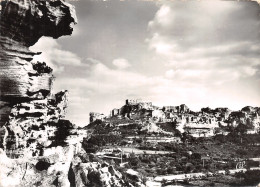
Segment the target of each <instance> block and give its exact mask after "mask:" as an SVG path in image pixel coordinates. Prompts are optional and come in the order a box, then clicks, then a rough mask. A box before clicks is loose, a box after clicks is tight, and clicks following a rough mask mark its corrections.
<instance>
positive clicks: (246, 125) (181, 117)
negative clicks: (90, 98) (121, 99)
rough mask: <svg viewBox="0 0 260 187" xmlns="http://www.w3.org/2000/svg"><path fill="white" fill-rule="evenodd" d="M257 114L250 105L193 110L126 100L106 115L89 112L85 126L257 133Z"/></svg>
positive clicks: (133, 131) (159, 131)
mask: <svg viewBox="0 0 260 187" xmlns="http://www.w3.org/2000/svg"><path fill="white" fill-rule="evenodd" d="M130 101H131V102H130ZM259 116H260V108H259V107H251V106H247V107H244V108H242V109H241V110H238V111H232V110H230V109H228V108H215V109H211V108H209V107H206V108H202V109H201V110H200V111H197V112H194V111H192V110H190V109H189V108H188V107H187V106H186V105H185V104H182V105H180V106H163V107H158V106H154V105H152V102H141V101H137V100H126V104H125V105H123V106H122V107H121V108H119V109H113V110H112V111H111V114H110V115H109V116H104V115H103V114H100V113H94V112H92V113H90V122H91V123H90V124H89V126H88V127H87V128H88V129H91V128H92V129H93V125H94V124H95V123H93V122H95V121H100V122H102V123H100V125H98V128H97V129H100V128H104V129H107V127H108V126H110V127H112V128H110V130H111V129H112V131H113V132H119V133H122V134H124V133H126V135H127V133H128V135H134V134H144V133H148V134H149V133H150V134H151V133H157V134H164V135H173V136H174V135H175V134H179V132H181V133H184V132H186V133H188V134H190V135H191V136H194V137H210V136H214V135H216V134H224V135H227V134H228V133H229V132H232V131H233V130H234V129H237V128H238V129H240V130H243V133H247V134H257V133H258V132H259V131H260V117H259ZM102 125H103V126H106V127H102ZM132 127H134V128H132ZM94 129H95V128H94ZM124 129H127V130H129V131H127V130H124ZM106 131H107V132H109V131H108V130H106Z"/></svg>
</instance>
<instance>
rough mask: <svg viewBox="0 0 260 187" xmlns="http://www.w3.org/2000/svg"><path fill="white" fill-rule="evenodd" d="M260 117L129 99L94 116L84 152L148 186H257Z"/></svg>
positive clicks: (253, 111) (252, 110)
mask: <svg viewBox="0 0 260 187" xmlns="http://www.w3.org/2000/svg"><path fill="white" fill-rule="evenodd" d="M259 115H260V108H259V107H251V106H246V107H244V108H242V109H241V110H239V111H232V110H230V109H228V108H216V109H211V108H209V107H207V108H202V109H201V110H200V111H198V112H194V111H192V110H191V109H189V108H188V107H187V106H186V105H185V104H182V105H180V106H163V107H158V106H154V105H153V103H152V102H142V101H141V100H129V99H127V100H126V102H125V104H124V105H123V106H122V107H121V108H115V109H113V110H111V112H110V115H109V116H105V115H104V114H100V113H94V112H91V113H90V123H89V125H87V126H86V127H85V130H87V132H88V139H85V141H84V142H83V148H84V149H85V150H86V152H87V153H88V154H90V155H92V156H91V157H92V158H93V159H94V160H97V161H100V160H102V161H105V162H108V163H111V162H112V163H113V164H114V165H118V166H119V168H121V169H122V170H124V171H125V172H128V173H131V174H133V175H136V176H138V177H139V176H142V177H145V178H146V179H147V180H148V183H149V184H150V185H148V186H165V185H167V184H170V185H171V184H185V185H187V184H190V185H195V186H205V185H206V186H207V185H212V184H214V185H218V186H223V185H231V186H232V185H249V184H253V185H254V184H256V183H257V182H260V181H259V177H258V176H259V175H258V174H259V172H260V171H259V169H260V167H259V166H260V136H259V132H260V127H259V125H260V118H259ZM251 170H254V171H251ZM252 172H253V174H252ZM134 173H135V174H134ZM238 173H240V174H238ZM223 175H224V176H223ZM257 175H258V176H257ZM250 177H251V178H250ZM201 178H203V181H202V180H201ZM242 178H243V180H242ZM249 178H250V179H249ZM238 179H241V180H238ZM248 180H249V181H251V182H248Z"/></svg>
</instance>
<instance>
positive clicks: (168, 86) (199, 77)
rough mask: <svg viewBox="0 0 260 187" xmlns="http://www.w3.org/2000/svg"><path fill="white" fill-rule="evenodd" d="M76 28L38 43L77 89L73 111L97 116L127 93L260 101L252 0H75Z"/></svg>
mask: <svg viewBox="0 0 260 187" xmlns="http://www.w3.org/2000/svg"><path fill="white" fill-rule="evenodd" d="M71 4H73V5H74V6H75V8H76V13H77V18H78V24H77V25H75V26H74V32H73V34H72V35H71V36H63V37H61V38H59V39H57V40H54V39H52V38H47V37H43V38H41V39H40V40H39V41H38V42H37V43H36V44H35V45H34V46H32V47H31V50H32V51H42V52H43V53H42V54H41V55H39V56H36V57H35V60H43V59H44V61H45V62H46V63H47V64H49V66H51V67H52V68H53V69H54V75H55V77H56V79H55V82H54V91H56V92H58V91H60V90H64V89H66V90H69V93H70V94H69V107H68V110H67V116H66V118H67V119H70V120H71V121H72V122H74V123H76V124H78V125H86V124H88V122H89V112H100V113H104V114H106V115H108V114H109V112H110V110H112V109H113V108H119V107H121V106H122V105H124V103H125V100H126V99H142V100H143V101H152V102H153V103H154V104H155V105H157V106H165V105H167V106H169V105H173V106H177V105H180V104H184V103H185V104H186V105H187V106H188V107H189V108H190V109H192V110H194V111H198V110H200V108H202V107H208V106H209V107H211V108H216V107H228V108H230V109H232V110H239V109H241V108H242V107H244V106H248V105H250V106H260V74H259V72H260V6H258V4H257V3H256V2H250V1H220V0H210V1H203V0H201V1H198V0H190V1H189V0H186V1H178V0H175V1H137V0H136V1H135V0H132V1H117V0H113V1H112V0H110V1H109V0H107V1H98V0H95V1H90V0H78V1H71Z"/></svg>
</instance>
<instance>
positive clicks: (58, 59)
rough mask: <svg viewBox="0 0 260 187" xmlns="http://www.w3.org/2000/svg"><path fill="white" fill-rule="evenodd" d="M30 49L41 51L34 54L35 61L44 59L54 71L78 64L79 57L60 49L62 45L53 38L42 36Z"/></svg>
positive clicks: (79, 63)
mask: <svg viewBox="0 0 260 187" xmlns="http://www.w3.org/2000/svg"><path fill="white" fill-rule="evenodd" d="M30 49H31V50H32V51H35V52H42V54H40V55H36V56H34V60H35V61H45V62H46V63H47V64H48V65H49V66H50V67H51V68H53V70H54V73H60V72H62V71H63V70H64V67H65V66H79V65H81V59H80V57H78V56H77V55H76V54H74V53H72V52H70V51H66V50H63V49H62V46H61V45H60V44H59V43H58V42H57V41H56V40H54V39H52V38H48V37H42V38H41V39H40V40H39V41H38V42H37V43H36V44H35V45H34V46H32V47H30Z"/></svg>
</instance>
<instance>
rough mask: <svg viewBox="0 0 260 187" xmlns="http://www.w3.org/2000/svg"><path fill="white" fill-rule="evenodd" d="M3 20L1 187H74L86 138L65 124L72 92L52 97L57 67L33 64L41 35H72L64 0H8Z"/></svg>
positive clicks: (72, 20) (71, 10) (69, 9)
mask: <svg viewBox="0 0 260 187" xmlns="http://www.w3.org/2000/svg"><path fill="white" fill-rule="evenodd" d="M0 10H1V20H0V33H1V34H0V46H1V48H0V160H1V161H0V168H1V169H0V186H8V187H9V186H52V185H53V186H69V185H70V181H69V178H68V173H69V169H70V168H71V162H72V160H73V157H74V155H75V154H76V153H77V152H78V151H79V150H80V145H81V144H80V142H81V141H82V138H83V135H79V134H78V131H76V130H75V128H74V126H73V125H72V124H71V123H70V122H69V121H66V120H62V118H63V117H64V116H65V111H66V108H67V96H68V92H67V91H61V92H59V93H57V94H53V93H52V82H53V74H52V69H51V68H50V67H48V66H47V65H46V63H45V62H34V61H33V56H34V55H37V54H39V53H33V52H31V51H30V50H29V47H30V46H32V45H33V44H35V43H36V42H37V41H38V40H39V38H40V37H42V36H50V37H53V38H58V37H60V36H63V35H70V34H71V33H72V30H73V29H72V27H71V26H72V24H73V23H76V15H75V10H74V7H73V6H71V5H70V4H68V3H66V2H64V1H63V0H52V1H51V0H4V1H1V9H0Z"/></svg>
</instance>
